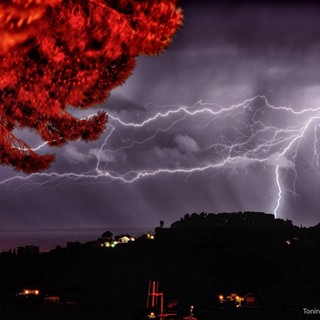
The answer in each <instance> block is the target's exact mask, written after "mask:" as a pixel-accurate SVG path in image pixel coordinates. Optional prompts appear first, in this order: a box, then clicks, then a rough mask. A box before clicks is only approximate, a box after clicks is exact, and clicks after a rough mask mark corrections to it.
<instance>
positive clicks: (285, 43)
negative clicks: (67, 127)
mask: <svg viewBox="0 0 320 320" xmlns="http://www.w3.org/2000/svg"><path fill="white" fill-rule="evenodd" d="M181 5H182V6H183V8H184V11H185V25H184V27H183V28H182V29H181V30H180V32H179V33H178V34H177V37H176V39H175V42H174V44H173V46H172V47H170V48H169V49H168V50H167V51H166V52H165V53H164V54H163V55H160V56H159V57H155V58H139V60H138V65H137V69H136V70H135V73H134V74H133V76H132V77H131V78H130V79H129V80H128V81H127V82H126V84H125V85H123V86H122V87H121V88H117V89H116V90H114V92H113V93H112V95H111V97H110V98H109V100H107V101H106V103H105V105H104V106H98V107H97V110H98V109H101V108H105V109H106V110H107V111H108V112H109V113H110V114H111V115H114V116H117V117H120V118H121V119H125V120H126V121H135V122H139V121H143V120H144V119H145V118H147V117H150V116H152V115H154V114H155V113H157V112H159V111H166V110H168V109H169V108H170V107H172V106H180V105H187V106H193V105H194V104H195V103H197V102H198V101H199V100H203V101H207V100H208V101H211V102H214V101H217V102H219V103H221V104H223V105H230V104H232V103H239V102H242V101H243V100H244V99H245V98H247V97H251V96H254V95H256V94H263V95H266V96H267V97H268V99H269V101H271V102H272V103H273V104H275V105H291V106H292V107H293V108H296V109H298V108H300V107H301V106H315V105H319V103H320V99H319V94H318V92H320V67H319V63H318V61H319V56H320V25H319V23H318V17H319V16H320V6H317V5H315V4H311V2H308V5H302V4H301V2H300V4H298V3H297V2H296V3H295V4H294V5H292V1H290V4H289V2H285V1H281V5H279V2H277V3H275V2H267V3H266V2H261V3H260V4H257V2H256V1H242V2H238V1H228V2H221V1H204V2H202V1H201V2H196V1H182V2H181ZM259 108H260V109H261V108H263V103H260V104H259V103H257V105H256V109H257V110H259ZM91 112H92V111H91V110H90V111H83V112H81V113H77V114H78V116H85V115H89V114H90V113H91ZM246 117H247V118H246ZM251 117H252V114H246V115H243V116H242V117H241V118H239V119H240V120H241V121H242V122H243V123H246V121H248V122H249V121H250V119H251ZM173 119H175V120H178V119H179V117H177V118H173ZM171 120H172V119H171ZM172 121H173V120H172ZM172 121H171V122H170V121H166V120H164V121H161V122H155V123H154V124H152V125H151V126H146V127H145V128H142V129H139V130H136V129H132V128H125V127H121V126H116V130H115V132H114V134H113V136H112V139H110V140H109V141H108V143H107V145H106V147H105V148H104V149H103V150H101V151H100V159H101V163H100V168H101V169H105V170H108V171H109V170H110V171H112V172H118V173H125V172H128V171H130V170H145V169H150V170H153V169H157V168H176V167H177V166H182V167H191V166H197V165H199V164H204V163H206V162H209V161H210V160H212V159H216V158H217V153H216V152H213V151H212V150H210V149H208V146H210V144H212V143H214V142H217V141H221V140H219V139H221V137H222V136H224V137H227V138H229V139H237V136H236V134H237V133H236V132H235V131H232V130H231V131H230V129H228V128H229V127H230V126H233V127H236V126H237V124H236V122H233V121H234V119H232V120H230V122H229V123H227V122H223V121H221V120H219V121H213V122H212V123H209V124H208V123H207V121H208V119H206V117H205V116H200V117H197V118H186V119H185V120H183V121H182V122H179V123H177V124H176V125H175V126H174V127H172V128H171V129H170V130H169V131H166V130H165V129H166V128H168V127H169V126H170V125H171V124H172ZM264 121H266V122H267V123H269V124H277V125H279V126H281V125H284V124H286V125H288V124H289V125H290V124H291V125H294V124H295V123H294V121H293V120H292V119H286V118H285V116H284V115H283V116H282V115H281V116H280V117H279V116H278V117H275V116H274V115H273V114H268V113H264ZM290 121H291V122H290ZM204 123H205V124H206V126H204ZM110 125H116V123H114V122H112V121H110ZM110 128H111V127H110V126H109V127H108V128H107V130H106V132H105V134H104V135H103V136H102V137H101V139H100V140H99V141H96V142H93V143H90V144H84V143H81V142H76V143H72V144H69V145H67V146H65V147H64V148H62V149H59V150H57V160H56V163H55V164H54V166H53V168H52V171H55V172H60V173H63V172H68V171H72V172H77V173H81V172H89V171H92V170H94V168H95V165H96V155H97V153H98V152H99V150H100V146H101V144H102V143H103V141H104V139H105V138H106V136H107V134H108V132H109V131H108V130H110ZM156 129H160V131H159V132H158V134H157V135H156V136H155V137H154V138H152V139H150V140H149V141H147V142H145V143H141V144H139V143H137V144H135V145H134V146H133V147H129V146H130V145H131V143H132V142H133V141H137V142H139V141H140V142H141V141H144V140H145V139H147V138H148V137H150V136H152V135H153V134H154V133H155V132H156ZM242 129H243V132H246V131H245V130H246V128H242ZM23 134H25V133H23ZM311 136H312V133H310V135H309V136H308V137H309V138H311ZM36 142H37V141H36V138H35V140H34V143H35V144H36ZM304 145H305V147H303V149H302V152H301V153H299V155H298V157H297V162H296V167H295V168H296V169H297V172H298V180H297V193H298V195H299V198H296V200H293V197H292V196H291V194H290V193H289V192H285V197H286V199H285V202H284V204H283V207H282V209H281V213H282V217H283V218H291V219H293V220H294V222H296V223H297V224H300V223H303V224H307V225H309V224H315V223H317V222H319V220H320V217H319V215H318V213H317V207H318V203H317V197H316V195H315V194H317V193H318V192H319V191H320V184H319V183H318V181H317V180H319V179H314V177H315V176H316V177H318V173H317V171H316V170H315V168H312V167H311V166H310V162H311V160H310V159H311V158H312V154H311V152H310V148H311V149H312V146H311V143H310V142H309V140H308V139H307V140H306V141H304ZM275 165H279V166H280V167H281V168H282V169H283V170H285V169H288V178H287V180H286V182H285V183H284V184H285V187H286V189H291V188H292V187H291V186H292V183H293V180H294V175H293V173H292V168H293V165H292V162H291V161H290V159H288V158H285V157H281V156H279V155H278V154H277V153H274V154H273V155H272V156H271V157H270V159H269V162H268V163H266V164H265V165H264V166H261V165H258V164H254V165H252V164H250V165H249V166H247V164H246V165H245V164H244V165H243V167H241V166H238V167H234V168H233V167H230V168H228V169H227V170H224V171H219V170H212V171H210V172H204V173H196V174H191V175H174V176H171V175H162V176H157V177H156V178H152V177H149V178H145V179H141V180H139V181H137V182H135V183H133V184H124V183H120V182H107V181H106V180H105V179H103V178H99V179H93V180H88V179H78V180H72V181H70V180H69V181H68V180H63V179H61V180H57V181H54V182H52V183H48V181H50V179H49V180H48V179H46V178H44V177H43V178H34V179H31V180H30V181H27V182H25V183H22V182H19V183H18V182H14V183H12V184H9V185H5V186H2V189H1V193H0V201H1V203H2V211H1V216H0V225H1V226H3V227H15V226H18V227H22V226H34V227H35V228H44V227H86V226H87V227H99V226H108V225H113V226H117V225H121V226H129V225H131V226H140V225H144V226H146V225H157V224H158V221H159V220H165V221H166V222H167V225H168V224H169V223H171V222H173V221H174V220H176V219H178V218H180V217H181V216H183V215H184V214H185V213H187V212H189V213H190V212H201V211H209V212H222V211H240V210H256V211H269V212H271V211H272V210H273V209H274V204H275V200H276V193H275V191H276V186H275V183H274V175H273V174H270V167H272V166H275ZM6 170H7V169H4V171H3V172H2V173H1V174H2V175H3V177H7V176H8V175H9V174H12V172H11V171H10V170H11V169H10V170H9V169H8V170H9V171H6ZM271 172H273V171H271ZM32 181H36V182H37V184H32V183H31V182H32ZM310 181H312V183H311V182H310ZM44 182H45V183H44Z"/></svg>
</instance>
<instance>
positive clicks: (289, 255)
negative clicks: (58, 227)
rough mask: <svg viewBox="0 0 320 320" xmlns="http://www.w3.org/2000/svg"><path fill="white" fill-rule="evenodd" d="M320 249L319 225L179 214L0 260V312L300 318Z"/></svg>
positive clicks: (316, 280)
mask: <svg viewBox="0 0 320 320" xmlns="http://www.w3.org/2000/svg"><path fill="white" fill-rule="evenodd" d="M319 249H320V225H317V226H314V227H310V228H304V227H298V226H294V225H293V224H292V222H291V221H290V220H282V219H275V217H274V216H273V215H271V214H265V213H256V212H245V213H242V212H239V213H221V214H208V213H201V214H196V213H193V214H186V215H185V216H184V217H183V218H181V219H180V221H177V222H175V223H173V224H172V225H171V227H169V228H166V227H165V226H164V222H163V221H161V222H160V225H159V227H156V228H155V230H154V232H152V233H149V234H146V235H143V236H141V237H138V238H135V237H133V236H132V235H128V234H125V235H116V236H114V235H113V234H112V233H111V232H110V231H108V230H107V231H106V232H104V233H103V234H102V235H101V237H99V238H98V239H94V240H93V241H90V242H87V243H85V244H80V243H79V242H72V243H68V245H67V246H66V247H65V248H62V247H57V248H56V249H54V250H52V251H50V252H48V253H40V252H39V248H37V247H33V246H27V247H20V248H18V250H17V251H14V252H2V253H1V254H0V271H1V272H0V288H1V291H0V312H1V315H2V316H3V319H8V320H9V319H22V318H23V319H29V318H30V319H31V318H32V319H68V320H70V319H101V318H102V317H104V318H105V319H111V320H116V319H128V320H129V319H199V320H200V319H231V318H232V319H270V318H272V319H278V318H279V319H280V318H281V317H282V318H290V319H303V317H304V316H305V315H306V312H309V311H310V310H311V311H314V312H316V311H317V309H316V308H319V307H320V306H319V304H318V292H319V289H320V277H319V267H320V256H319V254H318V252H319ZM311 311H310V312H311ZM2 316H1V318H2Z"/></svg>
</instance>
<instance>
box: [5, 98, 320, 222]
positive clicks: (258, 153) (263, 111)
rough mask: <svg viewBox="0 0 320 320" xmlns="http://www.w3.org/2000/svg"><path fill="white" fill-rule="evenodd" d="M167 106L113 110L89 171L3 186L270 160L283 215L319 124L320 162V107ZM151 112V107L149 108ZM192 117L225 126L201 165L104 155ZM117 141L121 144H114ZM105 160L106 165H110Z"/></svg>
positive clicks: (252, 102)
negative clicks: (119, 161) (133, 117)
mask: <svg viewBox="0 0 320 320" xmlns="http://www.w3.org/2000/svg"><path fill="white" fill-rule="evenodd" d="M158 109H159V108H158ZM166 109H167V110H166V111H161V112H156V113H154V114H152V115H151V116H150V117H146V118H145V119H143V120H141V121H127V120H125V119H124V118H123V117H122V118H121V117H118V116H116V115H114V114H109V115H108V117H109V124H108V125H107V129H106V134H105V137H104V138H103V139H102V142H101V144H100V147H99V148H98V150H97V152H96V153H95V154H94V159H95V168H93V169H92V170H91V171H89V172H81V173H76V172H65V173H58V172H51V173H36V174H31V175H29V176H23V175H16V176H12V177H9V178H7V179H3V180H2V181H0V185H6V184H8V183H10V182H13V181H27V180H30V181H32V183H34V181H39V182H38V184H46V183H50V182H54V181H56V180H57V179H70V180H73V181H74V180H80V179H92V180H94V179H106V180H107V181H110V182H112V181H118V182H120V183H127V184H131V183H135V182H137V181H138V180H141V179H146V178H147V177H149V178H155V177H156V176H159V175H179V174H180V175H190V174H193V173H195V174H200V173H203V172H207V171H212V170H217V171H221V170H228V169H231V170H234V169H235V168H237V167H240V166H245V167H246V168H247V172H248V170H249V169H248V167H249V165H250V164H254V163H256V164H260V165H264V166H265V167H267V168H268V169H270V170H273V172H274V185H273V186H272V187H271V188H272V189H273V190H274V192H275V196H274V199H275V200H274V201H275V204H274V207H273V213H274V215H275V216H276V217H277V216H278V215H279V211H280V209H281V207H282V203H283V201H284V196H285V191H291V192H292V193H293V195H294V196H298V195H297V193H296V187H295V184H296V181H297V179H298V173H297V170H296V167H295V161H296V158H297V155H298V151H299V148H300V144H301V143H302V141H303V139H304V138H305V137H306V136H307V134H308V132H309V129H310V128H311V127H313V136H314V144H313V154H314V156H313V161H312V163H315V164H316V166H317V167H319V161H320V156H319V152H318V144H319V138H318V130H319V127H320V124H319V123H320V121H319V120H320V107H316V108H300V110H295V109H293V108H292V107H283V106H274V105H272V104H270V103H269V102H268V100H267V98H266V97H265V96H255V97H253V98H250V99H246V100H244V101H243V102H241V103H239V104H234V105H230V106H226V105H222V104H219V103H210V102H203V101H199V102H197V103H196V104H195V105H193V106H169V107H166ZM148 112H151V111H149V110H148ZM281 118H284V119H286V121H285V124H283V122H282V123H281V121H279V119H281ZM190 121H192V122H193V123H194V128H193V131H194V132H195V133H198V132H201V131H203V130H210V128H211V126H212V125H214V124H217V126H216V127H218V128H221V134H220V135H217V134H216V135H213V138H212V141H211V143H210V142H209V143H206V144H205V145H203V146H201V150H200V151H199V153H200V156H201V157H202V156H203V158H204V159H203V160H201V161H200V164H198V165H196V166H194V165H189V166H188V165H181V164H179V165H178V164H177V165H175V166H174V167H173V168H169V167H166V166H163V167H158V168H153V167H152V166H150V168H147V169H137V170H127V171H125V172H119V171H117V170H113V169H112V162H113V161H111V160H110V161H106V160H105V159H104V158H105V156H106V154H107V155H108V156H109V157H110V158H112V157H117V156H119V155H120V154H121V153H122V152H127V151H128V150H130V149H133V150H134V149H135V148H136V147H138V146H142V145H147V144H148V143H152V142H153V141H154V140H155V139H156V138H157V136H158V135H160V134H162V133H168V134H170V133H172V132H173V130H178V129H177V127H178V126H179V125H183V123H184V122H190ZM142 130H144V135H145V137H143V138H142V139H141V138H140V139H137V138H135V137H134V136H135V134H136V135H139V134H140V133H141V131H142ZM215 130H216V129H215ZM216 131H217V130H216ZM124 132H129V134H127V138H125V139H124V138H123V137H122V135H123V134H124ZM188 132H189V131H187V133H188ZM116 137H117V139H116ZM115 140H119V141H120V143H114V141H115ZM47 143H48V142H44V143H43V144H41V145H39V146H36V147H34V148H33V150H39V149H41V148H43V147H45V146H46V145H47ZM113 145H116V147H113V148H112V147H111V146H113ZM109 146H110V147H109ZM105 163H106V165H104V164H105ZM110 166H111V168H110ZM288 170H292V171H293V172H294V177H295V178H294V182H293V186H292V190H286V189H285V183H284V182H285V179H286V175H285V174H283V173H284V172H288Z"/></svg>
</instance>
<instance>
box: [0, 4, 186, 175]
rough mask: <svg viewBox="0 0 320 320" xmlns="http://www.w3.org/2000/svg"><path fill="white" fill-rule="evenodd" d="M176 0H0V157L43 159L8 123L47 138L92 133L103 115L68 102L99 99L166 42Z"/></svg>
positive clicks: (174, 22) (27, 166)
mask: <svg viewBox="0 0 320 320" xmlns="http://www.w3.org/2000/svg"><path fill="white" fill-rule="evenodd" d="M176 2H177V0H92V1H90V0H3V1H1V3H0V74H1V78H0V162H1V163H2V164H7V165H11V166H13V167H14V168H15V169H16V170H22V171H24V172H26V173H32V172H38V171H41V170H44V169H46V168H48V167H49V166H50V164H51V163H52V161H53V160H54V156H53V155H41V156H40V155H38V154H36V153H35V152H33V151H32V150H30V147H29V146H28V145H27V144H26V143H25V142H23V141H21V140H19V139H17V138H16V137H15V136H14V135H13V134H12V131H13V130H14V129H15V128H29V129H30V130H32V131H34V132H36V133H37V134H38V135H39V136H40V137H41V138H42V139H43V140H45V141H48V144H49V145H51V146H62V145H63V144H65V143H67V142H68V141H74V140H77V139H82V140H85V141H91V140H94V139H97V138H98V137H99V136H100V134H101V133H102V131H103V130H104V128H105V124H106V121H107V117H106V114H105V113H98V114H96V115H94V116H93V117H91V118H90V119H88V120H83V119H81V120H80V119H77V118H75V117H73V116H72V115H71V114H70V113H69V112H68V111H67V107H68V106H70V105H71V106H73V107H75V108H89V107H92V106H94V105H96V104H98V103H102V102H103V101H105V99H106V98H107V97H108V95H109V93H110V91H111V90H112V89H113V88H115V87H117V86H119V85H120V84H122V83H123V82H124V81H125V80H126V79H127V78H128V76H129V75H130V74H131V72H132V70H133V68H134V66H135V58H136V57H137V56H138V55H140V54H146V55H154V54H159V53H160V52H162V51H163V50H164V49H165V48H166V47H168V46H169V44H170V43H171V40H172V37H173V35H174V34H175V32H176V31H177V29H178V28H179V27H180V26H181V24H182V11H181V10H180V9H179V8H177V6H176Z"/></svg>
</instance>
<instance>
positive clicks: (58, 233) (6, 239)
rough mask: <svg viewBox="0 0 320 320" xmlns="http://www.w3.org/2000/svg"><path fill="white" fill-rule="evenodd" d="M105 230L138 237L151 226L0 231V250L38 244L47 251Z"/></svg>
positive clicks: (92, 236)
mask: <svg viewBox="0 0 320 320" xmlns="http://www.w3.org/2000/svg"><path fill="white" fill-rule="evenodd" d="M106 230H110V231H111V232H112V233H113V234H114V235H118V234H126V233H128V234H130V235H132V236H135V237H138V236H141V235H142V234H145V233H147V232H148V231H151V230H152V228H149V229H148V228H130V227H128V228H108V229H105V228H104V229H81V230H79V229H78V230H40V231H39V230H37V231H34V230H19V231H16V230H15V231H6V230H2V231H0V252H2V251H8V250H10V249H16V248H17V247H19V246H26V245H34V246H39V247H40V251H41V252H47V251H50V250H51V249H54V248H55V247H56V246H58V245H60V246H62V247H65V246H66V244H67V242H69V241H71V242H72V241H79V242H80V243H85V242H87V241H91V240H97V239H98V238H99V237H100V235H101V234H102V233H103V232H105V231H106Z"/></svg>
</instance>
